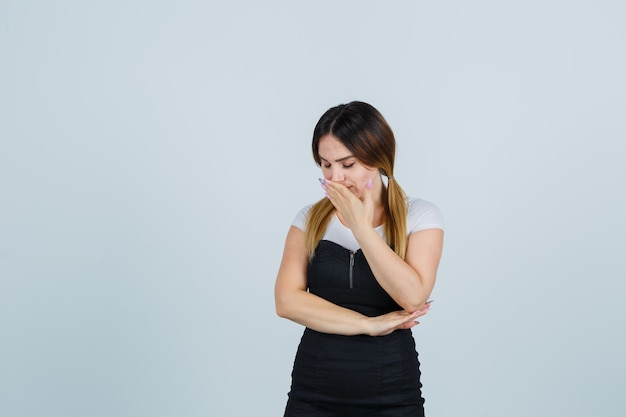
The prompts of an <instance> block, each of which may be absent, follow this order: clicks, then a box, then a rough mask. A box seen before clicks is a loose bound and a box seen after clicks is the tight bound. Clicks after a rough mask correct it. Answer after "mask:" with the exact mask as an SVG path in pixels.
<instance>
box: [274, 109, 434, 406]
mask: <svg viewBox="0 0 626 417" xmlns="http://www.w3.org/2000/svg"><path fill="white" fill-rule="evenodd" d="M395 147H396V146H395V138H394V135H393V132H392V130H391V128H390V127H389V125H388V124H387V122H386V121H385V119H384V118H383V117H382V115H381V114H380V113H379V112H378V111H377V110H376V109H375V108H374V107H372V106H371V105H369V104H366V103H363V102H351V103H348V104H342V105H339V106H337V107H333V108H331V109H329V110H328V111H327V112H326V113H324V115H323V116H322V117H321V119H320V120H319V121H318V123H317V125H316V126H315V130H314V132H313V143H312V148H313V159H314V160H315V162H316V163H317V164H318V165H319V166H320V167H321V169H322V174H323V177H324V178H323V179H320V182H322V188H323V189H324V191H325V193H326V198H324V199H322V200H320V201H318V202H317V203H315V204H313V205H311V206H307V207H305V208H304V209H302V210H301V211H300V212H299V213H298V215H297V216H296V218H295V220H294V222H293V224H292V226H291V228H290V229H289V233H288V234H287V239H286V243H285V249H284V253H283V258H282V263H281V265H280V269H279V271H278V277H277V279H276V287H275V298H276V311H277V313H278V315H279V316H280V317H284V318H287V319H290V320H293V321H295V322H296V323H299V324H301V325H303V326H305V327H306V329H305V330H304V334H303V336H302V340H301V342H300V346H299V347H298V352H297V354H296V359H295V362H294V367H293V372H292V384H291V391H290V392H289V400H288V402H287V407H286V410H285V416H298V417H306V416H316V417H320V416H341V417H346V416H395V417H397V416H412V417H417V416H423V415H424V408H423V403H424V400H423V398H422V395H421V383H420V370H419V361H418V358H417V352H416V351H415V342H414V339H413V335H412V332H411V330H410V329H411V328H412V327H413V326H415V325H416V324H419V323H418V322H417V321H416V319H417V318H418V317H420V316H422V315H424V314H426V311H427V310H428V308H429V303H428V301H427V300H428V298H429V296H430V293H431V291H432V289H433V285H434V284H435V276H436V273H437V267H438V265H439V259H440V257H441V251H442V245H443V223H442V218H441V213H440V212H439V210H438V209H437V207H436V206H434V205H433V204H431V203H429V202H427V201H424V200H420V199H415V198H408V197H407V196H406V195H405V194H404V192H403V191H402V189H401V188H400V185H398V183H397V182H396V180H395V178H394V177H393V170H394V159H395ZM383 177H386V178H387V181H386V184H385V182H384V181H383Z"/></svg>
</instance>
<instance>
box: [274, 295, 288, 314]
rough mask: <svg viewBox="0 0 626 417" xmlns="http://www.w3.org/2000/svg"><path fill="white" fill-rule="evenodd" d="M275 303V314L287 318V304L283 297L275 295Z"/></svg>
mask: <svg viewBox="0 0 626 417" xmlns="http://www.w3.org/2000/svg"><path fill="white" fill-rule="evenodd" d="M275 304H276V315H277V316H278V317H281V318H283V319H288V318H289V304H288V303H287V302H286V300H284V299H283V297H280V296H278V295H277V296H276V300H275Z"/></svg>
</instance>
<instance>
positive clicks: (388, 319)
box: [365, 304, 430, 336]
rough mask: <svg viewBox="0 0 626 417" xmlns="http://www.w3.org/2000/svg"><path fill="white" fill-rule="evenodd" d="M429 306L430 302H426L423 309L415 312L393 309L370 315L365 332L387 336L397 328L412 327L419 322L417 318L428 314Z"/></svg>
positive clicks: (369, 334)
mask: <svg viewBox="0 0 626 417" xmlns="http://www.w3.org/2000/svg"><path fill="white" fill-rule="evenodd" d="M429 308H430V304H426V306H425V307H424V308H423V309H421V310H418V311H415V312H413V313H409V312H407V311H404V310H400V311H392V312H391V313H387V314H383V315H382V316H377V317H368V318H367V322H366V329H367V330H366V332H365V334H367V335H368V336H386V335H388V334H390V333H392V332H394V331H396V330H400V329H410V328H411V327H413V326H417V325H418V324H419V321H416V320H415V319H417V318H418V317H420V316H423V315H424V314H426V312H427V311H428V309H429Z"/></svg>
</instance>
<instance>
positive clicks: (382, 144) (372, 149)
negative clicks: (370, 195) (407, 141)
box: [305, 101, 408, 259]
mask: <svg viewBox="0 0 626 417" xmlns="http://www.w3.org/2000/svg"><path fill="white" fill-rule="evenodd" d="M326 135H332V136H333V137H334V138H335V139H337V140H338V141H340V142H341V143H342V144H343V145H344V146H345V147H346V149H348V150H349V151H350V152H352V154H353V155H354V156H355V157H356V159H358V160H359V161H360V162H361V163H363V164H364V165H366V166H369V167H373V168H378V170H379V171H380V173H381V174H382V175H384V176H386V177H387V178H388V184H387V192H386V194H387V198H386V200H384V201H383V202H384V205H385V212H384V223H383V231H384V236H385V239H386V241H387V244H388V245H389V246H390V247H391V248H392V249H393V250H394V252H395V253H396V254H397V255H398V256H399V257H400V258H402V259H404V257H405V256H406V246H407V242H408V237H407V233H406V230H407V227H406V222H407V211H408V206H407V197H406V194H405V193H404V191H403V190H402V187H400V185H399V184H398V183H397V182H396V180H395V178H394V177H393V169H394V162H395V156H396V155H395V154H396V140H395V137H394V135H393V131H392V130H391V127H389V125H388V124H387V121H386V120H385V119H384V118H383V116H382V115H381V114H380V113H379V112H378V110H376V109H375V108H374V107H373V106H371V105H369V104H367V103H363V102H360V101H353V102H351V103H348V104H340V105H339V106H336V107H333V108H331V109H329V110H327V111H326V113H324V114H323V115H322V117H321V118H320V120H319V121H318V122H317V125H316V126H315V129H314V131H313V142H312V151H313V159H314V160H315V163H316V164H317V165H318V166H319V165H321V159H320V156H319V154H318V147H319V141H320V139H321V138H322V137H324V136H326ZM334 213H335V207H334V206H333V204H332V203H331V202H330V200H328V199H327V198H324V199H322V200H320V201H318V202H317V203H315V204H314V205H313V206H312V207H311V209H310V210H309V213H308V217H307V223H306V230H305V234H306V237H305V239H306V245H307V249H308V251H309V256H310V257H313V255H314V254H315V249H316V248H317V245H318V244H319V242H320V240H321V239H322V237H324V233H325V232H326V229H327V227H328V224H329V223H330V220H331V218H332V216H333V214H334Z"/></svg>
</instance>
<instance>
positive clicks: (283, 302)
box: [276, 290, 368, 336]
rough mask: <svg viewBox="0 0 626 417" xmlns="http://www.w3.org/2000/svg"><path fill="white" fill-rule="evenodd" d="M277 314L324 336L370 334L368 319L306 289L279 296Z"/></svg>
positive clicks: (277, 297) (277, 295)
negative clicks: (368, 332)
mask: <svg viewBox="0 0 626 417" xmlns="http://www.w3.org/2000/svg"><path fill="white" fill-rule="evenodd" d="M276 313H277V314H278V315H279V316H280V317H283V318H286V319H289V320H292V321H294V322H296V323H299V324H301V325H303V326H306V327H308V328H310V329H313V330H316V331H318V332H322V333H331V334H339V335H344V336H353V335H357V334H365V333H367V326H366V322H367V319H368V318H367V316H364V315H363V314H360V313H358V312H356V311H354V310H350V309H348V308H345V307H341V306H338V305H336V304H333V303H331V302H330V301H327V300H325V299H323V298H321V297H319V296H317V295H315V294H311V293H309V292H306V291H302V290H294V291H289V292H288V293H282V294H281V293H277V294H276Z"/></svg>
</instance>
